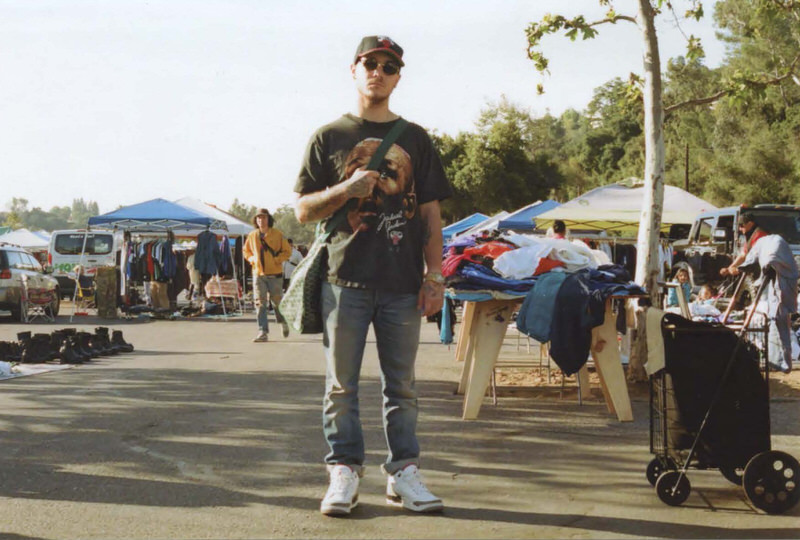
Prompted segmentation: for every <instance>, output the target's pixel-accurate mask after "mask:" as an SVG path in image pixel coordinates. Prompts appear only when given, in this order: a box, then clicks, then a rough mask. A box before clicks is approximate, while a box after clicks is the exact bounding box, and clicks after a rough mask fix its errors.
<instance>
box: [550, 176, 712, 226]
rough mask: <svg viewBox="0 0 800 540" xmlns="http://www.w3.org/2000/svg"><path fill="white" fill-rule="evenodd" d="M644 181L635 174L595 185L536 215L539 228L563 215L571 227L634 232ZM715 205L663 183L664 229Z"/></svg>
mask: <svg viewBox="0 0 800 540" xmlns="http://www.w3.org/2000/svg"><path fill="white" fill-rule="evenodd" d="M645 189H646V188H645V187H644V183H643V182H642V181H641V180H639V179H636V178H629V179H627V180H624V181H622V182H617V183H615V184H609V185H607V186H601V187H598V188H595V189H593V190H591V191H589V192H587V193H585V194H583V195H581V196H579V197H576V198H574V199H572V200H571V201H569V202H565V203H564V204H562V205H560V206H558V207H557V208H554V209H552V210H549V211H547V212H544V213H542V214H540V215H539V216H538V217H537V218H536V228H538V229H546V228H547V227H552V225H553V221H555V220H557V219H560V220H561V221H563V222H564V223H565V224H566V226H567V228H568V229H580V230H583V231H617V232H627V233H635V231H637V230H638V229H639V220H640V219H641V214H642V204H643V203H644V195H645ZM715 208H716V207H715V206H714V205H713V204H711V203H709V202H706V201H704V200H703V199H701V198H699V197H695V196H694V195H692V194H691V193H689V192H687V191H684V190H682V189H681V188H679V187H675V186H664V208H663V213H662V214H661V230H662V231H663V232H666V231H668V230H669V228H670V226H671V225H673V224H677V223H686V224H691V223H692V221H694V218H695V216H697V214H699V213H700V212H704V211H706V210H714V209H715Z"/></svg>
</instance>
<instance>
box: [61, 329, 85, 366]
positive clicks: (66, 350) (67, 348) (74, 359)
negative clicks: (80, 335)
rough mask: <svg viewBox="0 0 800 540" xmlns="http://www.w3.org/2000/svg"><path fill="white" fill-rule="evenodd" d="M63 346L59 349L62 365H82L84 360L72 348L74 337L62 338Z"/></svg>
mask: <svg viewBox="0 0 800 540" xmlns="http://www.w3.org/2000/svg"><path fill="white" fill-rule="evenodd" d="M60 339H61V346H60V347H59V348H58V356H59V358H61V363H62V364H82V363H83V359H82V358H81V356H80V355H79V354H78V353H77V352H76V351H75V349H73V348H72V340H73V339H74V337H73V336H64V335H62V336H60Z"/></svg>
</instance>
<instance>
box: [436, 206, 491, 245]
mask: <svg viewBox="0 0 800 540" xmlns="http://www.w3.org/2000/svg"><path fill="white" fill-rule="evenodd" d="M487 219H489V216H487V215H484V214H481V213H479V212H476V213H474V214H472V215H471V216H467V217H465V218H464V219H462V220H460V221H456V222H455V223H451V224H450V225H448V226H447V227H444V228H443V229H442V237H443V238H444V241H445V242H447V241H448V240H450V239H451V238H452V237H453V236H455V235H457V234H458V233H460V232H464V231H466V230H467V229H471V228H472V227H474V226H475V225H477V224H478V223H482V222H484V221H486V220H487Z"/></svg>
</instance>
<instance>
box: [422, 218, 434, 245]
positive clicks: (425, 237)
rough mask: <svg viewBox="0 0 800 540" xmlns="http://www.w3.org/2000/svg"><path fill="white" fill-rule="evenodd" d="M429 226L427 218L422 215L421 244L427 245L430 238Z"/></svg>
mask: <svg viewBox="0 0 800 540" xmlns="http://www.w3.org/2000/svg"><path fill="white" fill-rule="evenodd" d="M432 236H433V234H432V233H431V227H430V224H429V223H428V220H427V219H426V218H425V217H424V216H423V218H422V245H423V246H427V245H428V244H429V243H430V241H431V238H432Z"/></svg>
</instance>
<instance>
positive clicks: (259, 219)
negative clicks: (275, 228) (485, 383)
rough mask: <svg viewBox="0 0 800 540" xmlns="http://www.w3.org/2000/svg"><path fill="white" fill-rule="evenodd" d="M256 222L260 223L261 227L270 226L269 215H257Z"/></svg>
mask: <svg viewBox="0 0 800 540" xmlns="http://www.w3.org/2000/svg"><path fill="white" fill-rule="evenodd" d="M256 223H258V227H259V229H265V228H267V227H268V226H269V216H265V215H264V214H261V215H259V216H256Z"/></svg>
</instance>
